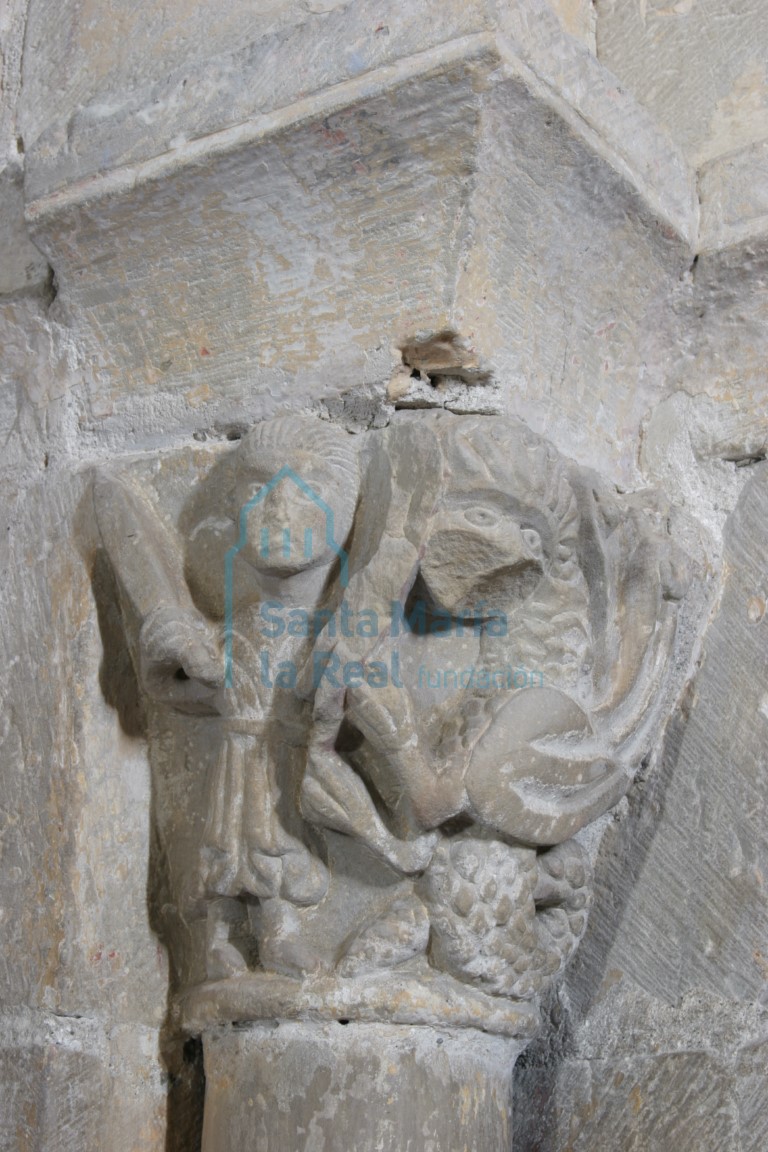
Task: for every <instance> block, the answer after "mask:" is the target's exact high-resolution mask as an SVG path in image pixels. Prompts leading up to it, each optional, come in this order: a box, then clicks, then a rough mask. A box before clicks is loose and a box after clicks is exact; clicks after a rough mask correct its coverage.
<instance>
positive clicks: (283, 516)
mask: <svg viewBox="0 0 768 1152" xmlns="http://www.w3.org/2000/svg"><path fill="white" fill-rule="evenodd" d="M356 448H357V445H356V444H355V440H354V437H352V436H350V435H349V434H348V433H346V432H344V431H343V430H341V429H339V428H336V427H335V426H334V425H332V424H327V423H323V422H322V421H321V420H319V419H317V418H316V417H312V416H300V415H296V416H294V415H291V416H280V417H277V418H276V419H274V420H268V421H265V422H264V423H262V424H257V425H256V427H255V428H252V429H251V431H250V432H248V434H247V435H246V436H245V437H244V438H243V439H242V440H241V442H240V445H239V447H238V449H237V460H236V472H235V503H236V510H237V516H238V523H239V517H240V515H241V511H242V509H244V508H246V506H247V505H248V504H249V503H250V502H251V501H254V497H257V496H258V494H259V492H261V491H263V490H264V489H265V488H267V489H268V490H267V491H266V492H265V493H264V495H263V496H262V497H261V498H260V499H257V500H256V501H255V502H254V503H253V504H252V506H251V507H250V508H248V510H247V513H246V515H245V527H246V537H245V543H244V545H243V547H242V549H241V551H240V556H241V557H242V559H243V560H245V561H246V563H248V564H250V565H251V567H253V568H255V569H256V570H257V571H259V572H263V573H265V574H267V575H273V576H278V577H280V576H282V577H288V576H292V575H295V574H296V573H298V572H303V571H306V570H307V569H310V568H317V567H321V566H327V565H329V564H331V563H332V562H333V561H334V559H335V558H336V556H337V554H338V552H337V551H336V550H335V549H334V547H333V544H334V543H335V545H336V548H337V549H338V548H340V547H342V546H343V545H344V543H345V541H346V539H347V537H348V535H349V532H350V529H351V527H352V520H353V517H354V513H355V506H356V503H357V496H358V487H359V465H358V459H357V451H356ZM283 469H285V470H286V472H285V475H284V476H283V477H282V478H281V479H280V480H279V481H278V482H277V483H276V484H274V486H273V487H269V486H270V485H271V484H272V482H273V481H274V479H275V477H276V476H277V475H278V474H279V473H280V471H281V470H283Z"/></svg>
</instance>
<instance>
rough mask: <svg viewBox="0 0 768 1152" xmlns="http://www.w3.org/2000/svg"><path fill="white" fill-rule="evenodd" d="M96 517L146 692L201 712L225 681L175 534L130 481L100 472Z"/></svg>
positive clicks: (95, 496)
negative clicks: (130, 624) (133, 636)
mask: <svg viewBox="0 0 768 1152" xmlns="http://www.w3.org/2000/svg"><path fill="white" fill-rule="evenodd" d="M93 502H94V512H95V516H96V523H97V526H98V529H99V533H100V536H101V540H102V543H103V545H104V548H105V551H106V552H107V555H108V556H109V559H110V562H111V564H112V567H113V569H114V571H115V575H116V576H117V579H118V582H119V585H120V589H121V594H122V596H123V598H124V601H125V607H126V609H127V615H128V616H129V617H130V618H131V619H132V621H133V622H134V623H135V627H136V630H137V633H138V639H137V643H136V649H137V664H138V667H137V672H138V675H139V678H140V680H141V682H142V684H143V686H144V688H145V690H146V691H147V693H148V694H149V695H150V696H151V697H152V698H153V699H156V700H159V701H162V702H164V703H166V704H170V705H171V706H172V707H174V708H177V709H179V710H181V711H191V712H196V711H206V710H209V708H208V703H207V702H208V701H210V698H211V697H212V696H213V694H214V693H215V691H216V690H217V688H218V687H219V686H220V685H221V683H222V682H223V669H222V667H221V659H220V656H219V653H218V651H217V648H216V645H215V643H214V639H213V636H212V633H211V630H210V626H209V625H208V622H207V621H206V619H205V617H204V616H202V614H201V613H200V612H198V610H197V609H196V607H195V605H194V604H193V602H192V598H191V596H190V594H189V589H188V588H187V584H186V581H185V580H184V574H183V566H182V563H181V558H180V556H179V554H178V550H177V548H176V544H175V541H174V540H173V539H172V538H171V537H170V536H169V534H168V531H167V529H166V528H165V527H164V526H163V524H162V522H161V521H160V519H159V518H158V516H157V514H156V513H155V511H154V509H153V508H152V506H151V504H150V502H149V500H148V499H147V497H146V496H145V495H144V494H143V493H142V492H141V490H140V489H139V487H138V485H136V484H135V483H133V482H132V481H131V480H129V479H127V478H125V477H123V476H116V475H112V474H110V473H108V472H104V471H102V472H99V473H98V474H97V476H96V478H95V480H94V485H93Z"/></svg>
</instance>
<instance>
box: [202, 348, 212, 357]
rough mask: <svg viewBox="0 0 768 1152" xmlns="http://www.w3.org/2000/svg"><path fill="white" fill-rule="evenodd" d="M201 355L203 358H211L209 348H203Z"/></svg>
mask: <svg viewBox="0 0 768 1152" xmlns="http://www.w3.org/2000/svg"><path fill="white" fill-rule="evenodd" d="M200 355H201V356H210V352H209V351H208V349H207V348H201V349H200Z"/></svg>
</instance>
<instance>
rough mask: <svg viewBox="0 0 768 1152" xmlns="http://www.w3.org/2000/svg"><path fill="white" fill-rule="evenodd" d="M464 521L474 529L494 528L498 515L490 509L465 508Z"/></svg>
mask: <svg viewBox="0 0 768 1152" xmlns="http://www.w3.org/2000/svg"><path fill="white" fill-rule="evenodd" d="M464 519H465V520H467V521H469V523H470V524H472V525H473V526H474V527H475V528H495V527H496V525H497V524H498V522H499V514H498V512H494V511H493V509H492V508H467V509H466V510H465V512H464Z"/></svg>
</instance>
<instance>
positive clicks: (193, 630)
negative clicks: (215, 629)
mask: <svg viewBox="0 0 768 1152" xmlns="http://www.w3.org/2000/svg"><path fill="white" fill-rule="evenodd" d="M139 668H140V676H141V682H142V685H143V687H144V689H145V690H146V692H147V693H148V695H149V696H151V697H152V699H153V700H157V701H159V702H160V703H163V704H169V705H170V706H171V707H172V708H175V709H176V710H177V711H179V712H190V713H198V714H200V713H202V714H210V713H212V712H215V711H216V708H215V707H214V704H213V698H214V696H215V694H216V692H217V691H218V690H219V688H221V687H222V685H223V683H224V665H223V662H222V658H221V653H220V652H219V650H218V648H217V646H216V644H215V641H214V638H213V636H212V634H211V631H210V629H209V628H208V625H207V624H206V622H205V620H204V619H203V618H202V617H195V616H193V615H191V614H190V613H187V612H184V611H182V610H180V609H178V608H176V607H175V606H165V605H163V606H161V607H159V608H156V609H155V610H154V611H153V612H152V613H150V615H149V616H148V617H147V619H146V620H145V621H144V624H143V625H142V628H141V632H140V634H139Z"/></svg>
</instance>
